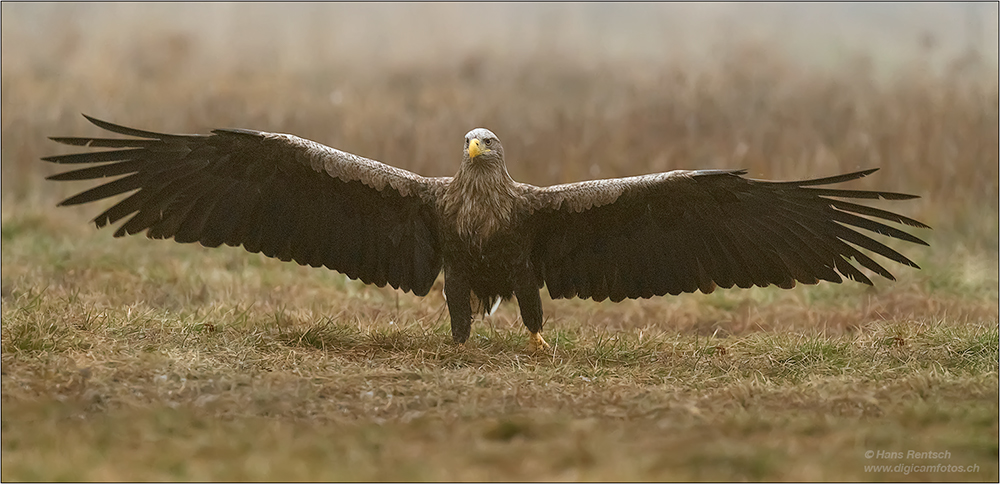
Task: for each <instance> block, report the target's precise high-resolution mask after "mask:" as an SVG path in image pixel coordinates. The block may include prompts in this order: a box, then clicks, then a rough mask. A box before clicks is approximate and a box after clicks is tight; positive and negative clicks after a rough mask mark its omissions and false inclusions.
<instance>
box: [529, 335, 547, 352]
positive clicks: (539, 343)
mask: <svg viewBox="0 0 1000 484" xmlns="http://www.w3.org/2000/svg"><path fill="white" fill-rule="evenodd" d="M549 348H550V346H549V344H548V343H546V342H545V340H544V339H542V333H531V335H530V336H529V337H528V351H529V352H531V353H537V352H539V351H542V350H547V349H549Z"/></svg>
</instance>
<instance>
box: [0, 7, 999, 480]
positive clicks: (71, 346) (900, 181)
mask: <svg viewBox="0 0 1000 484" xmlns="http://www.w3.org/2000/svg"><path fill="white" fill-rule="evenodd" d="M3 8H4V13H5V17H4V43H3V44H4V58H3V62H4V69H3V86H4V89H3V90H2V96H3V130H2V133H3V134H2V136H3V139H2V146H3V147H2V150H3V152H2V157H3V160H2V168H3V204H2V338H0V340H2V348H0V350H2V351H0V355H2V386H0V389H2V404H3V405H2V409H0V414H2V453H0V459H2V471H0V473H2V478H3V480H5V481H9V480H230V481H233V480H394V481H404V480H446V481H447V480H504V481H509V480H717V481H718V480H723V481H725V480H788V481H792V480H795V481H800V480H805V481H809V480H861V481H869V480H876V481H882V480H884V481H898V480H935V481H936V480H945V481H969V480H971V481H996V480H997V478H998V477H997V476H998V466H997V462H998V437H997V435H998V403H997V402H998V386H1000V382H998V363H997V361H998V338H1000V336H998V300H997V294H998V269H997V267H998V265H997V264H998V261H997V250H998V242H997V233H998V216H997V214H998V208H997V199H998V198H997V193H998V174H997V170H998V165H1000V162H998V158H997V148H996V147H997V145H998V141H997V136H998V132H1000V128H998V98H997V92H998V91H997V77H996V70H995V65H994V66H993V67H992V68H991V69H992V71H991V70H989V69H987V70H986V71H985V74H984V73H983V72H982V71H977V70H976V69H975V68H974V67H975V64H967V62H969V61H968V59H966V60H963V61H962V62H966V64H961V63H956V64H954V65H952V67H954V68H953V69H950V70H949V69H945V70H943V71H941V72H930V71H928V70H927V69H925V67H926V66H924V65H922V64H920V63H919V62H917V63H915V64H912V65H909V66H908V67H907V66H904V67H900V68H899V69H901V70H900V71H899V72H900V74H899V75H894V76H886V77H882V76H881V75H879V74H875V73H873V71H872V70H871V69H870V65H871V63H872V60H871V59H865V58H863V57H862V58H859V60H858V61H857V62H851V63H848V64H845V65H842V66H834V67H831V68H830V69H826V70H812V69H802V68H800V67H798V64H795V63H794V62H792V61H790V60H788V59H785V58H782V57H781V56H780V55H777V54H773V53H769V51H767V50H761V49H759V48H757V47H755V46H752V45H751V46H748V47H745V49H744V50H735V51H732V52H729V53H728V54H725V55H722V56H720V57H719V59H718V60H717V62H714V63H709V64H707V65H700V66H698V67H697V68H694V67H692V66H691V65H688V64H672V63H663V64H650V63H648V62H642V63H639V64H628V63H627V62H625V61H607V62H604V63H602V62H595V63H591V64H586V63H578V62H576V61H572V60H564V59H558V58H546V57H544V56H543V57H531V56H527V57H525V58H516V59H511V58H501V59H500V60H497V61H495V62H493V61H487V62H484V61H483V60H482V57H478V56H471V57H468V58H465V59H460V61H459V62H454V63H447V62H443V63H441V64H435V65H431V66H414V65H411V64H405V63H404V64H400V65H393V66H389V67H384V69H385V70H384V71H379V72H380V73H381V74H380V75H378V76H374V75H373V77H370V78H365V77H364V76H365V75H367V74H363V73H359V72H362V71H361V70H350V69H347V67H349V65H347V64H345V65H338V64H335V63H334V64H324V65H322V66H310V67H301V66H300V67H295V66H296V65H298V64H295V63H292V64H290V65H292V67H287V65H286V68H285V69H262V68H261V67H260V65H261V61H260V59H252V58H250V57H247V58H243V57H238V56H237V57H233V58H227V59H226V60H225V61H219V62H218V63H214V64H213V63H211V62H206V61H205V59H203V58H202V57H200V56H201V55H202V54H200V49H198V48H196V47H198V46H199V45H201V44H199V42H201V40H199V38H197V37H191V36H189V34H183V35H182V34H170V33H169V32H168V33H162V32H160V31H157V30H155V29H154V30H152V31H151V32H149V33H146V34H143V35H139V34H136V35H137V36H136V40H135V41H134V43H121V44H111V46H112V48H110V49H109V50H101V49H97V48H96V47H95V45H103V44H93V41H92V40H91V39H93V38H105V37H99V36H98V37H95V36H97V34H90V33H88V31H85V30H79V29H78V30H74V29H73V28H71V27H72V26H73V25H74V24H72V22H71V21H70V20H67V19H65V18H64V19H62V20H61V21H62V22H70V23H69V24H67V25H68V26H67V25H63V24H59V23H58V22H56V23H55V25H63V27H62V30H60V31H59V32H61V33H60V34H58V35H56V34H53V38H52V39H51V42H52V43H51V45H49V46H48V47H46V48H49V49H51V50H52V52H56V53H58V54H59V56H56V57H52V56H43V55H38V56H28V55H23V52H20V51H17V50H16V49H15V48H14V47H12V46H13V45H15V44H13V43H11V40H12V39H13V40H17V39H16V38H14V37H15V33H16V32H17V29H16V28H12V27H11V26H9V25H8V21H10V22H12V20H9V19H10V18H11V17H10V16H9V15H8V13H9V11H8V6H6V5H5V6H4V7H3ZM18 8H28V7H18ZM111 18H115V17H111ZM26 25H27V24H26ZM12 32H14V33H12ZM102 32H103V33H101V34H100V35H104V36H113V35H115V34H114V33H113V31H112V30H104V31H102ZM25 35H27V34H25ZM191 35H193V34H191ZM17 45H22V46H30V45H33V44H30V43H29V44H17ZM47 45H48V44H47ZM22 48H23V49H28V47H22ZM32 48H33V47H32ZM116 49H117V50H116ZM740 49H743V48H742V47H741V48H740ZM25 52H27V51H25ZM19 53H20V54H21V55H18V54H19ZM52 59H62V60H61V63H60V64H56V63H53V60H52ZM289 62H291V61H289ZM345 62H346V61H345ZM956 62H958V61H956ZM992 62H995V61H992ZM186 65H197V66H200V67H199V69H195V70H185V71H182V72H183V74H184V75H179V74H178V72H181V71H177V70H176V69H174V68H173V67H174V66H186ZM969 65H972V67H969ZM345 66H346V67H345ZM866 66H867V67H866ZM963 66H964V67H963ZM63 70H65V71H66V72H63ZM67 72H68V73H69V74H72V75H69V74H67ZM248 72H249V73H252V74H253V75H248V74H247V73H248ZM385 72H388V74H384V73H385ZM501 72H502V73H504V75H499V73H501ZM383 74H384V75H383ZM487 91H488V92H490V93H492V95H491V96H489V97H482V93H483V92H487ZM317 100H320V101H321V102H317ZM81 110H82V111H85V112H87V114H92V115H96V116H98V117H101V118H106V119H109V120H110V121H113V122H118V123H122V124H125V125H130V126H136V127H139V128H144V129H152V130H163V131H180V132H198V131H206V130H208V129H211V128H215V127H246V128H255V129H265V130H273V131H280V132H289V133H295V134H299V135H302V136H306V137H308V138H310V139H314V140H316V141H319V142H324V143H327V144H330V145H332V146H336V147H338V148H341V149H346V150H348V151H352V152H354V153H358V154H361V155H364V156H368V157H371V158H375V159H379V160H384V161H386V162H390V163H393V164H395V165H397V166H401V167H404V168H407V169H410V170H414V171H417V172H420V173H421V174H425V175H450V174H452V173H453V172H454V170H455V169H456V167H457V164H458V162H459V158H458V156H459V154H460V152H461V145H462V135H463V134H464V133H465V132H467V131H468V130H469V129H471V128H472V127H475V126H487V127H489V128H490V129H491V130H493V131H494V132H496V133H497V134H498V136H500V137H501V138H502V139H503V140H504V145H505V147H506V152H507V156H508V159H509V164H510V172H511V175H512V176H513V177H514V178H515V179H517V180H519V181H524V182H530V183H534V184H538V185H546V184H554V183H563V182H571V181H578V180H583V179H587V178H592V177H609V176H627V175H636V174H642V173H648V172H654V171H662V170H668V169H674V168H748V169H749V170H750V176H752V177H754V178H770V179H793V178H801V177H819V176H828V175H833V174H837V173H842V172H845V171H850V170H855V169H863V168H868V167H875V166H878V167H881V168H882V170H881V171H879V172H878V173H876V174H875V175H873V176H871V177H868V178H865V179H864V180H859V181H858V182H857V183H855V184H853V185H851V186H852V187H858V188H863V189H875V188H878V189H885V190H893V191H900V192H905V193H914V194H918V195H920V196H921V197H922V198H921V199H918V200H914V201H905V202H882V203H878V206H880V207H883V208H887V209H890V210H893V211H897V212H900V213H903V214H906V215H908V216H911V217H914V218H916V219H918V220H921V221H924V222H927V223H928V224H929V225H931V226H932V227H933V230H917V229H908V230H910V231H912V232H914V233H915V234H916V235H918V236H919V237H922V238H924V239H925V240H927V241H928V242H929V243H930V247H922V246H916V245H911V244H903V243H899V244H891V245H892V246H893V247H894V248H896V249H898V250H900V251H901V252H903V253H904V254H905V255H907V256H908V257H910V258H911V259H913V260H914V261H916V262H917V263H918V264H919V265H920V266H921V269H920V270H916V269H911V268H908V267H903V266H899V265H893V266H888V265H887V267H889V268H890V270H891V271H892V272H893V273H894V274H895V275H896V276H897V280H896V281H888V280H885V279H881V278H876V279H875V282H876V285H875V286H874V287H868V286H864V285H861V284H857V283H846V284H841V285H836V284H827V283H821V284H819V285H815V286H799V287H796V288H794V289H792V290H787V291H786V290H779V289H777V288H774V287H771V288H754V289H750V290H739V289H733V290H718V291H716V292H715V293H713V294H710V295H703V294H690V295H682V296H678V297H664V298H653V299H648V300H638V301H624V302H621V303H617V304H616V303H611V302H608V301H605V302H602V303H595V302H593V301H581V300H551V299H548V298H547V297H545V292H544V291H543V308H544V312H545V315H546V323H545V330H544V336H545V339H546V341H547V342H548V343H549V344H550V348H548V349H546V350H545V351H543V352H536V353H533V352H530V351H527V349H526V347H527V343H528V334H527V331H525V329H524V327H523V325H522V324H521V322H520V321H519V319H518V312H517V307H516V303H513V302H505V303H504V304H502V305H501V307H500V309H499V310H498V312H497V313H496V314H495V315H494V316H490V317H488V318H486V319H485V320H482V321H479V320H477V321H476V322H475V323H474V326H473V334H472V337H471V338H470V340H469V342H468V343H467V344H466V345H464V346H457V345H453V344H452V343H451V338H450V326H449V323H448V319H447V310H446V306H445V302H444V299H443V297H442V294H441V291H440V289H441V284H442V282H441V280H440V279H439V281H438V285H437V286H436V287H435V288H434V289H432V291H431V293H430V294H429V295H428V296H427V297H424V298H419V297H415V296H413V295H411V294H405V293H401V292H399V291H395V290H392V289H391V288H377V287H371V286H365V285H363V284H361V283H359V282H357V281H351V280H348V279H347V278H346V277H345V276H343V275H341V274H338V273H336V272H333V271H329V270H326V269H312V268H304V267H300V266H297V265H295V264H291V263H282V262H280V261H276V260H271V259H267V258H265V257H263V256H260V255H258V254H250V253H247V252H245V251H244V250H242V249H240V248H218V249H208V248H204V247H201V246H198V245H181V244H176V243H173V242H165V241H152V240H148V239H146V238H145V237H142V236H136V237H128V238H121V239H113V238H112V237H111V234H112V231H111V230H108V229H104V230H96V229H95V228H94V227H93V225H92V224H89V223H88V222H87V221H88V220H89V219H91V218H93V217H94V216H95V215H96V214H97V213H99V212H100V211H101V210H103V208H104V206H100V207H99V206H96V205H94V206H83V207H70V208H57V207H55V204H56V203H57V202H58V201H59V200H60V199H62V198H64V197H66V196H68V195H70V194H72V193H75V192H77V191H79V190H81V189H83V188H84V187H85V186H89V185H87V184H85V183H77V184H67V183H56V182H49V181H44V177H45V176H47V175H49V174H52V173H55V172H58V171H60V168H65V167H54V166H51V165H49V164H46V163H43V162H41V161H38V158H39V157H41V156H45V155H52V154H60V153H67V152H72V151H73V149H72V148H68V147H60V146H57V145H56V144H55V143H52V142H50V141H47V140H46V137H47V136H73V135H85V134H94V133H97V132H98V131H97V128H94V127H91V126H89V125H87V124H86V122H85V121H84V120H83V119H82V118H81V117H80V116H79V114H78V112H79V111H81ZM415 133H416V134H415ZM887 264H889V263H888V262H887ZM910 451H913V452H915V453H928V452H938V453H939V454H920V455H918V454H909V452H910ZM872 466H885V467H880V468H875V467H872Z"/></svg>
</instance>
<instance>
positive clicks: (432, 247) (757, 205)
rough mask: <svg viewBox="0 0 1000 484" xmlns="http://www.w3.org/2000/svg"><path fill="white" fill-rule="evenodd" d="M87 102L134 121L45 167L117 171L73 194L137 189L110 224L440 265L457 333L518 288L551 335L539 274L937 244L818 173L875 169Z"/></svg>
mask: <svg viewBox="0 0 1000 484" xmlns="http://www.w3.org/2000/svg"><path fill="white" fill-rule="evenodd" d="M87 119H88V120H90V122H92V123H94V124H95V125H97V126H99V127H101V128H104V129H106V130H108V131H112V132H115V133H119V134H123V135H127V136H132V137H133V138H129V139H105V138H89V137H72V138H52V139H53V140H54V141H57V142H60V143H64V144H69V145H76V146H86V147H92V148H115V149H113V150H109V151H100V152H90V153H81V154H71V155H60V156H50V157H46V158H43V159H44V160H46V161H50V162H53V163H64V164H83V165H87V166H86V167H85V168H80V169H76V170H72V171H68V172H65V173H60V174H58V175H54V176H51V177H49V178H50V179H52V180H89V179H102V178H104V177H110V176H119V177H120V178H117V179H115V180H113V181H110V182H106V183H103V184H101V185H98V186H96V187H94V188H91V189H89V190H86V191H84V192H82V193H80V194H78V195H75V196H73V197H70V198H69V199H67V200H65V201H63V202H62V203H61V205H74V204H80V203H87V202H93V201H97V200H101V199H105V198H109V197H114V196H116V195H122V194H125V193H129V192H132V193H131V194H130V195H128V196H127V197H125V198H123V199H121V200H119V201H118V202H117V203H115V204H114V205H112V206H111V207H110V208H109V209H107V210H106V211H104V212H103V213H101V214H100V215H98V216H97V217H96V218H95V219H94V222H95V223H96V224H97V226H98V227H103V226H105V225H108V224H113V223H116V222H118V221H120V220H123V219H127V220H125V222H124V223H122V224H121V225H120V226H119V227H118V230H117V231H116V232H115V236H116V237H121V236H124V235H131V234H136V233H139V232H142V231H146V235H147V236H148V237H150V238H171V237H172V238H173V239H174V240H176V241H177V242H185V243H186V242H200V243H201V244H202V245H205V246H207V247H217V246H219V245H221V244H227V245H231V246H240V245H242V246H243V247H244V248H246V249H247V250H248V251H251V252H260V253H263V254H264V255H266V256H268V257H276V258H278V259H281V260H283V261H290V260H294V261H296V262H298V263H299V264H303V265H306V264H308V265H311V266H313V267H319V266H326V267H328V268H330V269H334V270H336V271H339V272H342V273H344V274H346V275H347V276H348V277H350V278H352V279H360V280H362V281H363V282H365V283H368V284H375V285H378V286H380V287H381V286H384V285H386V284H389V285H391V286H392V287H394V288H397V289H402V290H404V291H412V292H413V293H414V294H417V295H420V296H423V295H426V294H427V292H428V291H429V290H430V288H431V286H432V284H433V283H434V280H435V279H436V278H437V276H438V274H439V273H440V272H441V271H442V270H443V271H444V277H445V295H446V297H447V303H448V311H449V313H450V316H451V329H452V337H453V339H454V341H456V342H458V343H462V342H465V341H466V340H467V339H468V337H469V332H470V328H471V324H472V317H473V314H474V312H476V313H478V312H483V311H487V310H488V309H489V308H490V306H492V305H493V303H494V302H495V301H497V300H498V298H508V297H511V296H514V297H516V298H517V301H518V306H519V307H520V311H521V318H522V320H523V321H524V324H525V326H527V328H528V330H529V331H530V333H531V335H530V340H529V346H530V347H531V348H532V349H533V350H537V349H540V348H543V347H547V346H548V345H547V344H546V343H545V341H544V339H542V337H541V330H542V307H541V299H540V295H539V290H540V289H541V288H542V287H543V286H546V287H547V288H548V291H549V294H550V295H551V296H552V297H553V298H560V297H566V298H568V297H574V296H576V297H581V298H592V299H594V300H597V301H600V300H603V299H607V298H610V299H611V300H613V301H620V300H622V299H626V298H639V297H644V298H648V297H652V296H662V295H665V294H675V295H676V294H680V293H682V292H695V291H698V290H701V291H702V292H705V293H708V292H711V291H712V290H714V289H715V287H716V286H720V287H727V288H728V287H732V286H734V285H735V286H739V287H743V288H746V287H751V286H755V285H756V286H761V287H765V286H768V285H770V284H774V285H777V286H779V287H782V288H790V287H792V286H794V285H795V282H796V281H798V282H802V283H806V284H815V283H817V282H818V281H819V280H826V281H831V282H838V283H839V282H842V276H846V277H847V278H849V279H853V280H855V281H859V282H862V283H865V284H869V285H871V284H872V281H871V280H870V279H869V278H868V277H867V276H866V275H865V274H864V273H863V272H861V270H860V269H858V267H856V266H855V265H854V264H855V263H856V264H859V265H860V266H862V267H864V268H866V269H868V270H871V271H872V272H874V273H876V274H879V275H881V276H883V277H886V278H888V279H894V278H893V276H892V274H891V273H890V272H889V271H888V270H886V269H885V268H884V267H883V266H882V265H881V264H880V263H879V262H878V261H876V260H874V259H872V258H871V257H869V256H867V255H865V254H864V253H862V252H861V251H859V250H858V248H862V249H866V250H868V251H870V252H872V253H874V254H877V255H880V256H882V257H885V258H888V259H890V260H893V261H895V262H898V263H901V264H904V265H908V266H911V267H917V265H916V264H915V263H913V261H911V260H910V259H908V258H907V257H905V256H904V255H902V254H900V253H899V252H897V251H896V250H894V249H892V248H890V247H889V246H887V245H885V244H883V243H881V242H879V241H877V240H875V239H873V238H872V237H870V236H869V235H868V234H866V233H865V232H860V231H858V230H856V229H864V230H865V231H867V232H874V233H878V234H881V235H885V236H888V237H892V238H896V239H901V240H905V241H908V242H913V243H917V244H922V245H927V244H926V242H924V241H923V240H921V239H919V238H917V237H915V236H913V235H911V234H909V233H907V232H904V231H903V230H900V229H899V228H896V227H893V226H891V225H886V224H885V223H882V222H879V221H878V220H877V219H882V220H887V221H890V222H895V223H899V224H904V225H909V226H912V227H921V228H926V227H927V226H926V225H924V224H923V223H920V222H918V221H916V220H913V219H911V218H908V217H905V216H902V215H899V214H896V213H892V212H889V211H886V210H881V209H877V208H874V207H869V206H866V205H860V204H857V203H854V202H850V201H846V200H845V199H878V198H881V199H888V200H906V199H911V198H916V197H915V196H913V195H904V194H899V193H891V192H880V191H861V190H841V189H833V188H826V187H823V186H824V185H830V184H834V183H841V182H846V181H850V180H854V179H857V178H861V177H864V176H867V175H869V174H871V173H873V172H874V171H876V169H869V170H864V171H858V172H854V173H847V174H843V175H838V176H832V177H827V178H818V179H814V180H803V181H792V182H771V181H763V180H753V179H747V178H744V177H743V176H742V175H744V174H745V171H744V170H696V171H685V170H676V171H671V172H666V173H658V174H652V175H644V176H635V177H628V178H615V179H605V180H592V181H585V182H580V183H570V184H565V185H555V186H550V187H536V186H533V185H529V184H525V183H518V182H515V181H514V180H513V179H512V178H511V177H510V175H509V174H508V173H507V168H506V165H505V164H504V153H503V147H502V145H501V144H500V140H499V139H498V138H497V137H496V135H494V134H493V133H492V132H490V131H489V130H487V129H484V128H477V129H474V130H472V131H470V132H469V133H468V134H466V135H465V146H464V150H463V157H462V162H461V165H460V166H459V169H458V172H457V173H456V174H455V176H454V177H437V178H429V177H422V176H419V175H417V174H414V173H411V172H409V171H406V170H402V169H399V168H394V167H391V166H389V165H386V164H383V163H380V162H378V161H375V160H370V159H367V158H362V157H360V156H357V155H353V154H351V153H346V152H344V151H340V150H336V149H334V148H330V147H328V146H324V145H322V144H319V143H316V142H313V141H309V140H306V139H302V138H299V137H296V136H292V135H287V134H276V133H266V132H261V131H253V130H245V129H218V130H215V131H212V134H208V135H172V134H163V133H155V132H150V131H142V130H137V129H132V128H126V127H124V126H119V125H116V124H112V123H108V122H106V121H100V120H97V119H94V118H91V117H89V116H88V117H87ZM852 260H853V262H852Z"/></svg>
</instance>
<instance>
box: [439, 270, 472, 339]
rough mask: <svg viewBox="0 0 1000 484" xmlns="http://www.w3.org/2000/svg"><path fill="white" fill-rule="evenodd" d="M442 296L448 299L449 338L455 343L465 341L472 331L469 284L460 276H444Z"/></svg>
mask: <svg viewBox="0 0 1000 484" xmlns="http://www.w3.org/2000/svg"><path fill="white" fill-rule="evenodd" d="M444 296H445V299H446V300H447V301H448V315H449V316H450V317H451V338H452V340H453V341H454V342H455V343H459V344H462V343H465V341H466V340H468V339H469V333H471V332H472V301H470V300H469V284H468V283H466V282H465V280H464V279H463V278H462V277H459V276H457V275H454V274H452V275H450V277H449V274H448V273H447V272H446V273H445V277H444Z"/></svg>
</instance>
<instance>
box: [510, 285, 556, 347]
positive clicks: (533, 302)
mask: <svg viewBox="0 0 1000 484" xmlns="http://www.w3.org/2000/svg"><path fill="white" fill-rule="evenodd" d="M514 296H516V297H517V306H518V307H519V308H520V309H521V320H522V321H524V325H525V326H527V327H528V331H529V332H531V335H530V336H529V337H528V351H529V352H531V353H536V352H538V351H541V350H544V349H547V348H549V344H548V343H546V342H545V340H544V339H542V323H543V321H542V298H541V296H540V295H539V294H538V288H536V287H524V288H521V289H518V290H515V291H514Z"/></svg>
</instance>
